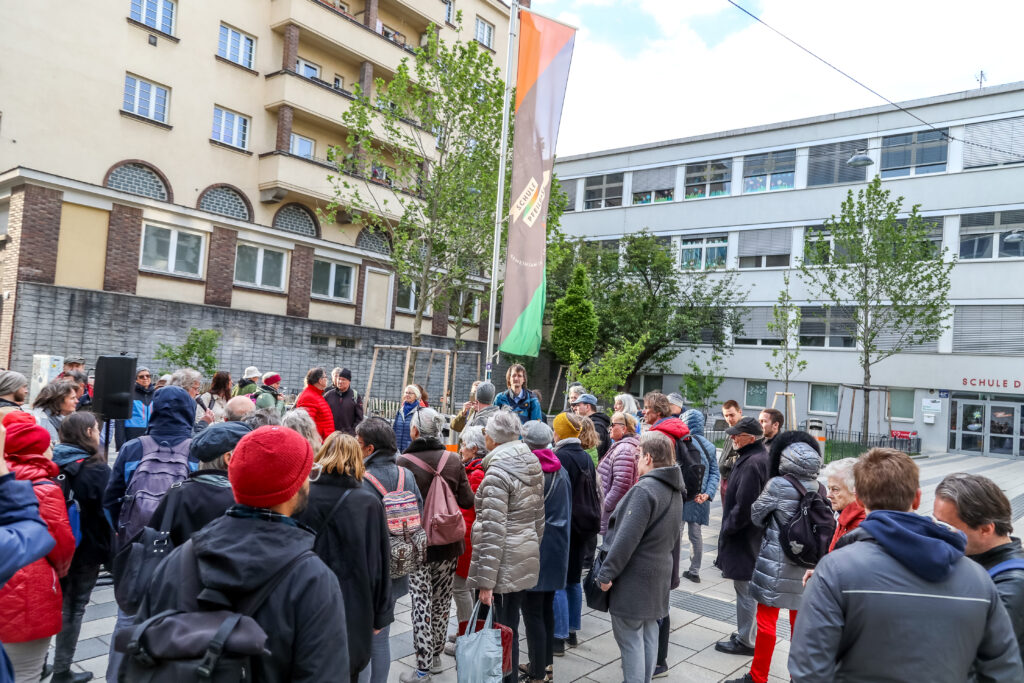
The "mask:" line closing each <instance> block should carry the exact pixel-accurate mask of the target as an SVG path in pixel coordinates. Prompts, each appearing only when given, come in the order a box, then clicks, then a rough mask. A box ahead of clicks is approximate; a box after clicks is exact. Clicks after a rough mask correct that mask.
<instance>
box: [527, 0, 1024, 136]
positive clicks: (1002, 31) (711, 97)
mask: <svg viewBox="0 0 1024 683" xmlns="http://www.w3.org/2000/svg"><path fill="white" fill-rule="evenodd" d="M543 4H544V3H543V2H537V3H535V6H536V8H537V9H538V11H544V8H543ZM547 4H551V3H547ZM595 4H604V0H576V2H575V3H574V4H573V5H572V6H571V10H569V11H564V12H563V13H562V14H563V16H564V18H565V20H566V21H569V22H570V23H574V24H576V25H578V26H580V27H581V31H580V33H579V35H578V36H577V40H576V53H575V55H574V56H573V64H572V71H571V74H570V79H569V86H568V90H567V93H566V101H565V109H564V113H563V118H562V126H561V132H560V134H559V142H558V151H559V154H561V155H562V156H565V155H569V154H576V153H580V152H588V151H595V150H600V149H608V148H614V147H622V146H627V145H634V144H640V143H644V142H652V141H657V140H665V139H672V138H678V137H685V136H688V135H695V134H699V133H706V132H712V131H719V130H726V129H729V128H735V127H740V126H748V125H757V124H763V123H771V122H775V121H783V120H787V119H792V118H799V117H802V116H812V115H815V114H824V113H829V112H834V111H842V110H845V109H852V108H857V107H866V106H874V105H877V104H882V103H883V102H882V101H881V100H879V99H878V98H876V97H875V96H873V95H871V94H870V93H868V92H867V91H865V90H863V89H862V88H860V87H858V86H857V85H855V84H854V83H852V82H850V81H849V80H847V79H845V78H843V77H842V76H840V75H839V74H838V73H836V72H834V71H832V70H831V69H829V68H827V67H826V66H825V65H823V64H821V63H820V62H818V61H816V60H814V59H813V58H812V57H811V56H810V55H807V54H806V53H804V52H802V51H800V50H799V49H798V48H796V47H795V46H793V45H791V44H790V43H788V42H786V41H785V40H784V39H782V38H781V37H779V36H778V35H776V34H774V33H772V32H771V31H769V30H768V29H766V28H765V27H764V26H761V25H759V24H754V23H752V22H751V23H750V25H749V26H746V27H745V28H742V29H740V30H738V31H736V32H735V33H732V34H731V35H728V36H727V37H725V39H724V40H722V41H721V42H720V43H718V44H716V45H714V46H713V47H709V46H708V45H707V44H706V43H705V42H704V40H702V39H701V37H700V36H698V35H697V33H696V32H694V31H693V30H692V29H691V28H690V27H689V25H688V22H689V21H690V20H691V19H692V18H694V17H695V16H697V15H698V14H705V15H708V14H714V13H716V12H719V11H720V10H721V9H722V6H726V7H728V5H726V4H725V3H724V2H694V1H693V0H631V1H630V2H620V3H618V4H619V5H620V6H622V10H623V11H624V12H634V11H643V12H647V13H649V14H650V15H651V16H652V18H654V19H655V23H654V24H652V25H657V26H658V30H659V34H658V35H652V36H650V37H649V38H648V39H647V40H646V41H642V40H640V41H638V40H636V39H635V37H633V38H634V39H633V40H630V41H628V44H629V45H637V44H639V45H642V48H641V49H640V50H639V51H636V52H627V51H626V50H625V49H624V47H623V45H624V44H626V43H618V42H613V41H612V40H611V39H608V38H604V39H602V38H600V37H599V36H607V35H609V33H613V32H610V31H609V30H608V28H609V27H606V26H594V25H592V22H593V21H596V19H594V18H592V17H594V16H597V15H600V16H607V11H606V10H603V11H602V12H600V13H597V12H595V13H591V14H588V5H595ZM762 5H763V11H762V13H761V16H762V18H763V19H764V20H765V21H766V22H768V23H769V24H771V25H772V26H774V27H775V28H777V29H779V30H780V31H782V32H783V33H785V34H787V35H788V36H790V37H791V38H793V39H794V40H796V41H797V42H799V43H801V44H803V45H805V46H806V47H807V48H808V49H810V50H812V51H814V52H816V53H818V54H819V55H821V56H822V57H824V58H825V59H828V60H829V61H831V62H833V63H834V64H836V65H837V66H839V67H840V68H842V69H844V70H845V71H847V72H848V73H850V74H851V75H852V76H854V77H856V78H858V79H859V80H861V81H863V82H864V83H866V84H868V85H869V86H871V87H872V88H875V89H876V90H878V91H879V92H881V93H882V94H884V95H886V96H887V97H889V98H891V99H893V100H895V101H900V100H907V99H912V98H916V97H926V96H930V95H937V94H941V93H946V92H955V91H960V90H969V89H971V88H972V87H976V83H975V82H974V80H973V77H974V74H975V73H977V72H978V70H979V69H984V70H985V72H986V74H987V76H988V81H987V83H986V84H987V85H993V84H997V83H1006V82H1011V81H1015V80H1024V65H1022V63H1021V60H1020V58H1019V44H1020V42H1019V27H1020V26H1021V25H1022V24H1024V3H1022V2H1020V1H1019V0H978V1H976V2H974V3H972V4H971V5H969V6H964V5H963V4H962V3H959V2H957V3H953V2H951V1H949V0H938V1H934V2H930V3H924V2H899V1H896V2H894V1H893V0H861V1H860V2H858V3H856V4H849V3H841V4H840V3H834V2H822V1H821V0H763V2H762ZM563 6H564V3H563ZM733 11H735V12H737V13H739V10H733ZM738 25H743V24H742V23H740V24H738Z"/></svg>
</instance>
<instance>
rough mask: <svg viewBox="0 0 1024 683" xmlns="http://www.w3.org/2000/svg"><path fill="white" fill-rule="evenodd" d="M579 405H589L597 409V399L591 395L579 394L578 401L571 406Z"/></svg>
mask: <svg viewBox="0 0 1024 683" xmlns="http://www.w3.org/2000/svg"><path fill="white" fill-rule="evenodd" d="M580 403H589V404H590V405H592V406H594V407H595V408H596V407H597V397H596V396H594V395H593V394H581V395H580V397H579V398H578V399H576V400H575V401H573V402H572V404H573V405H574V406H575V405H579V404H580Z"/></svg>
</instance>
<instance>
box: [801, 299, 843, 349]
mask: <svg viewBox="0 0 1024 683" xmlns="http://www.w3.org/2000/svg"><path fill="white" fill-rule="evenodd" d="M854 314H855V311H854V309H853V308H850V307H847V306H836V307H832V308H825V307H823V306H801V307H800V345H801V346H812V347H818V348H829V349H852V348H853V347H854V335H855V333H856V330H857V324H856V320H855V319H854Z"/></svg>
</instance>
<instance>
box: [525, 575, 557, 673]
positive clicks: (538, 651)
mask: <svg viewBox="0 0 1024 683" xmlns="http://www.w3.org/2000/svg"><path fill="white" fill-rule="evenodd" d="M554 599H555V592H554V591H546V592H533V591H527V592H526V594H525V597H524V598H523V626H524V628H526V646H527V647H528V648H529V649H530V678H531V679H532V680H535V681H540V680H543V679H544V674H545V669H546V668H547V667H548V666H550V665H551V664H552V661H553V660H554V652H553V647H554V642H555V610H554Z"/></svg>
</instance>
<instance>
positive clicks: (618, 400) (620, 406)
mask: <svg viewBox="0 0 1024 683" xmlns="http://www.w3.org/2000/svg"><path fill="white" fill-rule="evenodd" d="M612 410H614V411H615V412H616V413H628V414H629V415H632V416H633V417H634V418H635V419H634V420H633V421H634V422H636V433H637V434H639V433H640V418H641V417H642V415H641V414H640V407H639V406H638V405H637V403H636V399H635V398H634V397H633V395H632V394H618V395H616V397H615V404H614V405H613V406H612ZM613 438H614V437H613Z"/></svg>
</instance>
